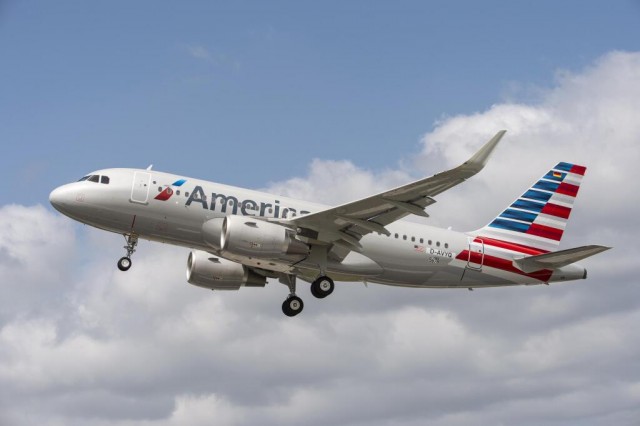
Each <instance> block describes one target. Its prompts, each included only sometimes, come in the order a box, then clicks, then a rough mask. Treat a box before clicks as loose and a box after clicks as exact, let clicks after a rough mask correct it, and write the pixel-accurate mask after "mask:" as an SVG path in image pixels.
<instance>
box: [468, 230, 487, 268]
mask: <svg viewBox="0 0 640 426" xmlns="http://www.w3.org/2000/svg"><path fill="white" fill-rule="evenodd" d="M483 263H484V241H482V240H481V239H479V238H473V237H471V238H469V258H468V260H467V268H469V269H475V270H477V271H479V270H481V269H482V264H483Z"/></svg>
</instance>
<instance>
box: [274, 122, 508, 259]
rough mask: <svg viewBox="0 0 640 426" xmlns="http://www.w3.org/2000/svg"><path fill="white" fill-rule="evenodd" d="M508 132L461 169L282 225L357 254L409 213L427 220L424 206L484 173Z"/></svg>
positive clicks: (387, 233) (503, 131) (485, 147)
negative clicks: (364, 241)
mask: <svg viewBox="0 0 640 426" xmlns="http://www.w3.org/2000/svg"><path fill="white" fill-rule="evenodd" d="M505 133H506V130H501V131H499V132H498V133H497V134H496V135H495V136H494V137H493V138H492V139H491V140H490V141H489V142H487V143H486V144H485V145H484V146H483V147H482V148H480V150H479V151H478V152H477V153H476V154H475V155H473V156H472V157H471V158H470V159H469V160H467V161H465V162H464V163H462V164H461V165H459V166H458V167H455V168H453V169H451V170H447V171H445V172H442V173H437V174H435V175H433V176H431V177H428V178H424V179H420V180H418V181H415V182H412V183H409V184H407V185H403V186H400V187H398V188H395V189H391V190H389V191H385V192H382V193H380V194H376V195H373V196H370V197H367V198H363V199H361V200H358V201H353V202H350V203H347V204H343V205H340V206H337V207H332V208H329V209H326V210H322V211H319V212H315V213H310V214H307V215H305V216H300V217H296V218H292V219H288V220H277V221H278V222H280V223H283V224H286V225H289V226H295V227H296V228H297V229H298V230H299V233H300V234H301V235H303V236H305V237H307V238H309V239H310V240H311V241H312V242H315V243H319V244H323V243H324V244H338V245H341V246H343V247H345V248H348V249H350V250H356V251H358V250H359V249H360V248H361V245H360V243H359V240H360V238H362V236H364V235H366V234H368V233H370V232H379V233H381V234H385V235H389V231H388V230H387V229H386V228H385V226H386V225H389V224H390V223H392V222H395V221H396V220H398V219H401V218H403V217H405V216H407V215H409V214H415V215H419V216H425V217H428V214H427V213H426V212H425V211H424V209H425V207H427V206H429V205H430V204H433V203H435V202H436V201H435V200H434V199H433V197H434V196H435V195H438V194H440V193H442V192H444V191H446V190H447V189H449V188H452V187H454V186H456V185H458V184H459V183H462V182H464V181H465V180H467V179H469V178H470V177H471V176H473V175H475V174H476V173H478V172H479V171H480V170H482V169H483V168H484V166H485V164H486V163H487V160H488V158H489V156H490V155H491V153H492V152H493V150H494V149H495V147H496V145H497V144H498V142H499V141H500V139H501V138H502V136H504V134H505Z"/></svg>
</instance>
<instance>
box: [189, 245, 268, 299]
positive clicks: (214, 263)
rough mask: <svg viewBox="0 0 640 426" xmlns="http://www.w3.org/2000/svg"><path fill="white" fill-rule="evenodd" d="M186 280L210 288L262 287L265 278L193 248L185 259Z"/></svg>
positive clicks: (234, 263) (241, 266) (237, 264)
mask: <svg viewBox="0 0 640 426" xmlns="http://www.w3.org/2000/svg"><path fill="white" fill-rule="evenodd" d="M187 282H188V283H189V284H193V285H196V286H198V287H204V288H209V289H211V290H239V289H240V287H243V286H244V287H264V286H265V285H266V284H267V278H266V277H264V276H262V275H259V274H256V273H255V272H253V271H252V270H251V269H249V268H247V267H246V266H244V265H241V264H239V263H236V262H232V261H230V260H227V259H222V258H218V257H215V256H213V255H211V254H210V253H207V252H206V251H200V250H193V251H192V252H191V253H189V258H188V259H187Z"/></svg>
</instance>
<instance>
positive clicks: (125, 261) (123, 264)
mask: <svg viewBox="0 0 640 426" xmlns="http://www.w3.org/2000/svg"><path fill="white" fill-rule="evenodd" d="M129 268H131V259H130V258H128V257H126V256H125V257H122V258H120V260H118V269H120V270H121V271H122V272H125V271H128V270H129Z"/></svg>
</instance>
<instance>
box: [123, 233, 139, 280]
mask: <svg viewBox="0 0 640 426" xmlns="http://www.w3.org/2000/svg"><path fill="white" fill-rule="evenodd" d="M124 238H125V240H126V241H127V245H126V246H124V249H125V250H126V251H127V255H126V256H124V257H121V258H120V260H118V269H120V270H121V271H123V272H124V271H128V270H129V268H131V264H132V262H131V256H132V255H133V253H135V251H136V246H137V245H138V236H137V235H135V234H128V235H127V234H125V235H124Z"/></svg>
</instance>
